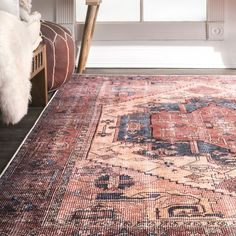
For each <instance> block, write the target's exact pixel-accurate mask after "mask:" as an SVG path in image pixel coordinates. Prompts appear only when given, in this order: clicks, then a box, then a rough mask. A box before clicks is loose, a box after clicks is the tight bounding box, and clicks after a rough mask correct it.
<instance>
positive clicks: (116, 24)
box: [76, 0, 224, 41]
mask: <svg viewBox="0 0 236 236" xmlns="http://www.w3.org/2000/svg"><path fill="white" fill-rule="evenodd" d="M223 12H224V0H103V1H102V3H101V6H100V10H99V14H98V19H97V25H96V31H95V35H94V40H115V41H120V40H132V41H135V40H145V41H146V40H222V39H223V32H224V31H223V20H224V14H223ZM85 16H86V5H85V0H76V21H77V22H78V28H79V29H81V27H82V26H83V24H84V20H85Z"/></svg>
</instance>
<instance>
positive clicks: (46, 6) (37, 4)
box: [32, 0, 56, 22]
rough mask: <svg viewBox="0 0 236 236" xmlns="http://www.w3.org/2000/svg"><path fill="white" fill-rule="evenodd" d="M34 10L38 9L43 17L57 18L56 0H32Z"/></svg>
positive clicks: (47, 18) (49, 19)
mask: <svg viewBox="0 0 236 236" xmlns="http://www.w3.org/2000/svg"><path fill="white" fill-rule="evenodd" d="M32 5H33V8H32V11H38V12H40V13H41V14H42V18H43V19H45V20H48V21H53V22H54V21H55V19H56V7H55V6H56V0H32Z"/></svg>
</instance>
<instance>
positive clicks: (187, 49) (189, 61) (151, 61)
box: [33, 0, 236, 68]
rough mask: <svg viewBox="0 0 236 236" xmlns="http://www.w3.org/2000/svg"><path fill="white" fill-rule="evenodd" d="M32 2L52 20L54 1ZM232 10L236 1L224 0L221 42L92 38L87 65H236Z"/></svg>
mask: <svg viewBox="0 0 236 236" xmlns="http://www.w3.org/2000/svg"><path fill="white" fill-rule="evenodd" d="M33 5H34V9H36V10H38V11H40V12H41V13H42V14H43V16H44V17H45V18H46V19H48V20H53V19H55V7H54V6H53V1H48V0H33ZM235 12H236V1H235V0H225V37H224V41H148V42H114V41H103V42H99V41H94V42H93V43H92V47H91V50H90V54H89V58H88V63H87V67H144V68H145V67H146V68H152V67H163V68H225V67H226V68H236V14H235ZM95 33H96V31H95Z"/></svg>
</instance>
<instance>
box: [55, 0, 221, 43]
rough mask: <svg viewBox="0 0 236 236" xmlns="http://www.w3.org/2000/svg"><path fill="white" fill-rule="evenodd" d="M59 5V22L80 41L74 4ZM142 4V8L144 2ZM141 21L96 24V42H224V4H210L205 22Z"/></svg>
mask: <svg viewBox="0 0 236 236" xmlns="http://www.w3.org/2000/svg"><path fill="white" fill-rule="evenodd" d="M56 2H57V4H56V22H57V23H59V24H62V25H64V26H66V27H67V28H70V29H71V31H72V32H74V35H75V40H78V41H80V40H81V36H82V32H83V27H84V22H76V15H75V7H76V5H75V0H56ZM101 4H102V3H101ZM140 4H141V5H142V4H143V1H142V0H141V1H140ZM65 6H66V7H65ZM141 7H142V6H141ZM68 9H71V10H72V9H73V14H69V13H70V12H71V11H69V10H68ZM68 12H69V13H68ZM140 12H142V11H140ZM140 19H141V20H140V22H138V21H137V22H97V23H96V30H95V32H94V36H93V40H94V41H96V40H97V41H107V40H109V41H153V40H155V41H156V40H202V41H205V40H216V41H217V40H224V0H207V20H206V21H186V22H179V21H168V22H165V21H159V22H157V21H155V22H151V21H143V16H142V14H141V16H140Z"/></svg>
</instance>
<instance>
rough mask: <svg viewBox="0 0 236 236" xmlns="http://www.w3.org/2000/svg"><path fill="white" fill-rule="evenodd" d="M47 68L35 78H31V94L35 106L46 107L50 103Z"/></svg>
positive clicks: (32, 103)
mask: <svg viewBox="0 0 236 236" xmlns="http://www.w3.org/2000/svg"><path fill="white" fill-rule="evenodd" d="M46 76H47V75H46V70H45V69H43V70H41V71H40V72H39V73H38V74H37V75H35V76H34V78H33V79H32V80H31V83H32V89H31V96H32V102H31V106H33V107H45V106H46V105H47V103H48V90H47V79H46Z"/></svg>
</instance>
